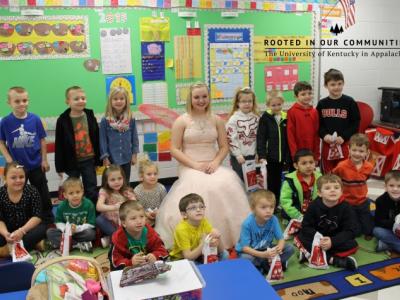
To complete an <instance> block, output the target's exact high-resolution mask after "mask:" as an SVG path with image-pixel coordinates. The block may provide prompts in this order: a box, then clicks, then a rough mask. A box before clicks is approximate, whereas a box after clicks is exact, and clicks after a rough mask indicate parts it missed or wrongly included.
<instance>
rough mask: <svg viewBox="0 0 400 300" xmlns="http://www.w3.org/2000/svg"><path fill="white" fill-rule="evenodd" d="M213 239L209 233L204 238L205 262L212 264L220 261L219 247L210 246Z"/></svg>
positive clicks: (203, 251)
mask: <svg viewBox="0 0 400 300" xmlns="http://www.w3.org/2000/svg"><path fill="white" fill-rule="evenodd" d="M211 239H212V237H211V235H209V234H208V235H207V236H206V238H205V239H204V245H203V249H202V253H203V258H204V261H203V263H204V264H210V263H213V262H217V261H218V248H217V247H211V246H210V242H211Z"/></svg>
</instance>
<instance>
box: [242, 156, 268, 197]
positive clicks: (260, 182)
mask: <svg viewBox="0 0 400 300" xmlns="http://www.w3.org/2000/svg"><path fill="white" fill-rule="evenodd" d="M242 171H243V179H244V184H245V188H246V190H247V191H248V192H251V191H255V190H258V189H267V165H266V164H265V163H261V164H257V163H256V161H255V160H246V161H245V162H244V163H243V164H242Z"/></svg>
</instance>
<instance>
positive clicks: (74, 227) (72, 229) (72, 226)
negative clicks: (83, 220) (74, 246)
mask: <svg viewBox="0 0 400 300" xmlns="http://www.w3.org/2000/svg"><path fill="white" fill-rule="evenodd" d="M75 231H76V225H75V224H71V233H72V234H74V233H75Z"/></svg>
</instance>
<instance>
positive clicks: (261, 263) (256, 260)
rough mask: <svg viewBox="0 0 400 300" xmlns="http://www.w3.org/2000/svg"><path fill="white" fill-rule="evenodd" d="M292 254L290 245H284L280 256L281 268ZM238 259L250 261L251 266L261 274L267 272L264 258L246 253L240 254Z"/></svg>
mask: <svg viewBox="0 0 400 300" xmlns="http://www.w3.org/2000/svg"><path fill="white" fill-rule="evenodd" d="M271 247H273V246H271ZM293 253H294V249H293V246H292V245H290V244H285V247H284V248H283V251H282V254H281V255H280V256H281V262H282V266H285V264H286V262H287V261H288V260H289V258H290V257H291V256H292V255H293ZM240 257H241V258H245V259H248V260H250V261H251V262H252V263H253V265H254V266H255V267H256V268H257V269H258V270H259V271H260V272H262V273H267V272H268V271H269V263H268V259H266V258H260V257H255V256H252V255H250V254H246V253H241V254H240Z"/></svg>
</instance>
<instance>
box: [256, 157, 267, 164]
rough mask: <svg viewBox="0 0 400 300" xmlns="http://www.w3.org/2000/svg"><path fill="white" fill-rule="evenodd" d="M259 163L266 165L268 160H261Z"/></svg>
mask: <svg viewBox="0 0 400 300" xmlns="http://www.w3.org/2000/svg"><path fill="white" fill-rule="evenodd" d="M258 163H259V164H266V163H267V160H266V159H265V158H261V159H260V160H259V161H258Z"/></svg>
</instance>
